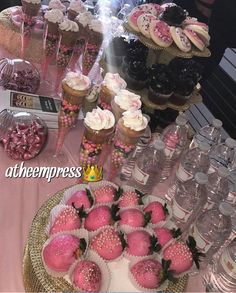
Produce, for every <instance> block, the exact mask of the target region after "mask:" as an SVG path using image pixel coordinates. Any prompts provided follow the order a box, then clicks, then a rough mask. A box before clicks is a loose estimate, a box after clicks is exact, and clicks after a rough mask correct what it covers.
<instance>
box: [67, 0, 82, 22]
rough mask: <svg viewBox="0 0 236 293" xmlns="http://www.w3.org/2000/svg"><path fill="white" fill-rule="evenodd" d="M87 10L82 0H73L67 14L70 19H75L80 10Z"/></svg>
mask: <svg viewBox="0 0 236 293" xmlns="http://www.w3.org/2000/svg"><path fill="white" fill-rule="evenodd" d="M85 10H86V8H85V6H84V4H83V2H82V1H81V0H72V1H71V2H70V5H69V7H68V10H67V16H68V18H69V19H70V20H74V19H75V18H76V16H77V15H78V14H79V13H80V12H84V11H85Z"/></svg>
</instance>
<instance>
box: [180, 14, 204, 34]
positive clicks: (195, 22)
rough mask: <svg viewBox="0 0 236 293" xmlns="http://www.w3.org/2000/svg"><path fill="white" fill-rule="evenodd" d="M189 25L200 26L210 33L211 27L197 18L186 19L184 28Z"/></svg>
mask: <svg viewBox="0 0 236 293" xmlns="http://www.w3.org/2000/svg"><path fill="white" fill-rule="evenodd" d="M187 25H199V26H201V27H202V28H203V29H204V30H206V31H207V32H208V31H209V26H208V25H207V24H206V23H204V22H200V21H198V20H197V18H193V17H188V18H186V19H185V21H184V22H183V26H187Z"/></svg>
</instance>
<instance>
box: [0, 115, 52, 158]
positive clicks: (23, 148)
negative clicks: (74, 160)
mask: <svg viewBox="0 0 236 293" xmlns="http://www.w3.org/2000/svg"><path fill="white" fill-rule="evenodd" d="M47 132H48V131H47V126H46V124H45V123H44V122H43V121H42V120H41V119H40V118H39V117H38V116H35V115H33V114H31V113H28V112H14V111H10V110H3V111H2V112H1V113H0V144H1V145H2V146H3V147H4V151H5V152H6V153H7V155H8V156H9V157H10V158H11V159H14V160H21V161H26V160H30V159H33V158H34V157H36V156H37V155H38V154H39V153H40V152H41V150H42V148H43V147H44V145H45V142H46V140H47Z"/></svg>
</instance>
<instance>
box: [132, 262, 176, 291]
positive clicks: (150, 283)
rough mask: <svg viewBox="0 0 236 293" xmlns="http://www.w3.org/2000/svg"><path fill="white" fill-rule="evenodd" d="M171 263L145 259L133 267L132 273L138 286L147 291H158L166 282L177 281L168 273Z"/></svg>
mask: <svg viewBox="0 0 236 293" xmlns="http://www.w3.org/2000/svg"><path fill="white" fill-rule="evenodd" d="M169 267H170V261H165V260H162V263H161V264H160V263H159V261H157V260H155V259H145V260H141V261H139V262H137V263H136V264H134V265H133V266H132V267H131V273H132V275H133V277H134V279H135V281H136V282H137V284H138V285H139V286H140V287H142V288H145V289H157V288H158V287H159V286H160V285H161V284H162V283H163V282H164V281H165V280H167V279H168V280H170V281H175V279H174V278H173V277H172V275H171V271H168V269H169Z"/></svg>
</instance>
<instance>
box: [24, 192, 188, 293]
mask: <svg viewBox="0 0 236 293" xmlns="http://www.w3.org/2000/svg"><path fill="white" fill-rule="evenodd" d="M68 188H69V187H68ZM65 190H66V189H64V190H62V191H59V192H57V193H56V194H55V195H53V196H52V197H50V198H49V199H48V200H47V201H46V202H45V203H44V204H43V205H42V207H41V208H40V209H39V210H38V212H37V214H36V216H35V218H34V220H33V223H32V226H31V229H30V234H29V238H28V243H27V245H26V247H25V251H24V257H23V281H24V287H25V291H26V292H76V290H75V289H74V288H73V286H72V285H71V284H69V283H68V282H67V281H66V280H65V279H64V278H54V277H51V276H50V275H48V274H47V272H46V270H45V269H44V266H43V262H42V257H41V252H42V248H43V244H44V243H45V241H46V239H47V237H46V235H45V233H44V231H45V227H46V225H47V222H48V218H49V215H50V211H51V209H52V208H53V207H54V206H55V205H57V204H59V202H60V201H61V198H62V195H63V193H64V191H65ZM127 277H128V276H127ZM187 280H188V275H185V276H183V277H181V278H179V280H178V281H177V282H176V283H169V285H168V287H167V289H166V290H164V291H162V292H169V293H171V292H183V291H184V288H185V286H186V284H187Z"/></svg>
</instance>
